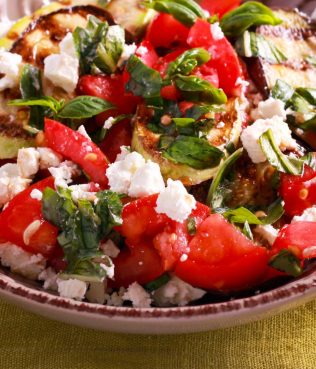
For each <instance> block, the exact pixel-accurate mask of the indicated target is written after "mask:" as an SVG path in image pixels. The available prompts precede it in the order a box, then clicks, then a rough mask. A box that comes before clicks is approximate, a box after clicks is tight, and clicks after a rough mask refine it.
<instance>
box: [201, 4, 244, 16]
mask: <svg viewBox="0 0 316 369" xmlns="http://www.w3.org/2000/svg"><path fill="white" fill-rule="evenodd" d="M199 3H200V6H201V7H202V8H203V9H205V10H207V11H208V12H209V13H210V14H211V15H214V14H218V16H219V18H222V16H223V15H224V14H225V13H227V12H229V11H231V10H233V9H235V8H237V7H238V6H239V5H240V0H202V1H200V2H199Z"/></svg>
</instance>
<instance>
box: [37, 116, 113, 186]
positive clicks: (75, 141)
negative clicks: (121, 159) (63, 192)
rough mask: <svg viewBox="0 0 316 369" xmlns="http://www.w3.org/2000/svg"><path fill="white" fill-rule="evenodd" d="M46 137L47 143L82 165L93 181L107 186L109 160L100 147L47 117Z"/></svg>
mask: <svg viewBox="0 0 316 369" xmlns="http://www.w3.org/2000/svg"><path fill="white" fill-rule="evenodd" d="M44 130H45V139H46V142H47V145H48V146H49V147H50V148H51V149H53V150H55V151H56V152H58V153H59V154H61V155H62V156H63V157H65V158H67V159H70V160H72V161H73V162H74V163H76V164H78V165H80V167H81V168H82V169H83V170H84V172H85V173H86V174H87V175H88V176H89V178H90V179H91V181H93V182H96V183H99V184H100V185H101V186H104V187H106V186H107V184H108V180H107V177H106V175H105V171H106V168H107V167H108V160H107V158H106V156H105V155H104V154H103V152H102V151H101V150H100V148H99V147H98V146H97V145H95V144H94V143H93V142H92V141H91V140H89V139H88V138H87V137H85V136H83V135H82V134H80V133H79V132H76V131H73V130H72V129H71V128H68V127H66V126H64V125H63V124H61V123H59V122H56V121H54V120H50V119H45V129H44Z"/></svg>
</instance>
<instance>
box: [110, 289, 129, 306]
mask: <svg viewBox="0 0 316 369" xmlns="http://www.w3.org/2000/svg"><path fill="white" fill-rule="evenodd" d="M125 292H126V289H125V288H124V287H121V288H120V289H119V291H118V292H113V293H107V294H106V304H107V305H108V306H122V305H123V303H124V301H123V295H124V294H125Z"/></svg>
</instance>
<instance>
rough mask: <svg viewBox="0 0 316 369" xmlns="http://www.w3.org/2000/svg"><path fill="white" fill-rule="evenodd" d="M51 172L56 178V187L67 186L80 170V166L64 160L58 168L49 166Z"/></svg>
mask: <svg viewBox="0 0 316 369" xmlns="http://www.w3.org/2000/svg"><path fill="white" fill-rule="evenodd" d="M48 170H49V172H50V174H51V175H52V176H53V177H54V178H55V187H56V188H57V187H58V186H59V187H63V188H67V187H68V183H70V182H71V181H72V177H73V175H74V174H75V173H77V172H78V167H77V165H76V164H74V163H73V162H71V161H69V160H66V161H63V162H62V163H61V164H60V165H59V166H58V167H57V168H55V167H52V168H48Z"/></svg>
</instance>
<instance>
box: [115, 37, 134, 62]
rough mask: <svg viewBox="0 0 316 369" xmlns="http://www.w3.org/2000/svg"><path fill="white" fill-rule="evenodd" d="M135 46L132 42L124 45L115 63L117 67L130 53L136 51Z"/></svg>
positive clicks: (132, 53)
mask: <svg viewBox="0 0 316 369" xmlns="http://www.w3.org/2000/svg"><path fill="white" fill-rule="evenodd" d="M136 49H137V46H136V45H135V44H134V43H133V44H131V45H127V44H125V45H124V48H123V52H122V55H121V57H120V59H119V61H118V63H117V66H118V67H121V66H122V65H123V64H124V63H125V62H126V61H127V60H128V59H129V58H130V57H131V56H132V55H134V54H135V53H136Z"/></svg>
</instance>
